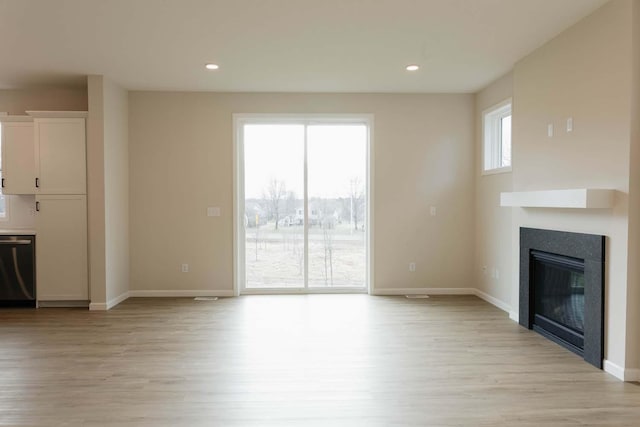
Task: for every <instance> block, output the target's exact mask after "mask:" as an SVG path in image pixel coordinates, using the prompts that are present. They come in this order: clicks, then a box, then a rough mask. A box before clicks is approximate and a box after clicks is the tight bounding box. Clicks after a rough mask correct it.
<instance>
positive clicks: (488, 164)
mask: <svg viewBox="0 0 640 427" xmlns="http://www.w3.org/2000/svg"><path fill="white" fill-rule="evenodd" d="M508 116H511V117H512V120H511V123H512V126H513V113H512V100H511V98H509V99H506V100H504V101H502V102H500V103H498V104H495V105H493V106H491V107H489V108H487V109H486V110H484V111H483V112H482V175H491V174H496V173H505V172H511V168H512V166H513V138H512V139H511V147H512V148H511V152H512V155H511V159H509V160H510V165H509V166H499V165H500V162H501V158H502V128H501V124H502V119H504V118H505V117H508ZM512 134H513V127H512Z"/></svg>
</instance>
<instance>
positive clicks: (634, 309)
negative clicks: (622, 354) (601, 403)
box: [627, 0, 640, 367]
mask: <svg viewBox="0 0 640 427" xmlns="http://www.w3.org/2000/svg"><path fill="white" fill-rule="evenodd" d="M632 7H633V13H632V15H631V16H632V20H633V21H632V27H633V30H632V31H633V39H632V46H631V52H630V54H631V55H632V58H633V68H632V73H631V76H632V79H633V81H632V90H631V97H632V98H631V114H630V116H631V150H630V156H629V168H630V172H631V176H630V180H629V255H628V264H629V272H628V273H629V280H628V283H629V292H628V294H627V323H628V324H630V325H640V0H635V1H634V2H633V6H632ZM634 335H635V337H634ZM627 341H628V342H629V345H628V346H627V359H628V360H629V361H630V363H631V366H635V367H640V327H633V328H628V330H627ZM634 360H635V362H632V361H634Z"/></svg>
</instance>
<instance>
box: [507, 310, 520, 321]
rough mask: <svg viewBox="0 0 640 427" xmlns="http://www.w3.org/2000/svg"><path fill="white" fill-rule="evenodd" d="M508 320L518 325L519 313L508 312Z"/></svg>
mask: <svg viewBox="0 0 640 427" xmlns="http://www.w3.org/2000/svg"><path fill="white" fill-rule="evenodd" d="M509 319H511V320H513V321H514V322H516V323H520V313H518V312H517V311H509Z"/></svg>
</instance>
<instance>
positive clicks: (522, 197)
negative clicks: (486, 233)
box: [500, 188, 615, 209]
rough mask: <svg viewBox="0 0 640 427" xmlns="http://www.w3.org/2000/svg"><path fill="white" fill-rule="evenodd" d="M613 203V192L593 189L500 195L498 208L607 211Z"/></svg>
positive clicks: (518, 192)
mask: <svg viewBox="0 0 640 427" xmlns="http://www.w3.org/2000/svg"><path fill="white" fill-rule="evenodd" d="M614 201H615V190H602V189H593V188H574V189H570V190H544V191H514V192H508V193H500V206H504V207H521V208H571V209H607V208H611V207H613V204H614Z"/></svg>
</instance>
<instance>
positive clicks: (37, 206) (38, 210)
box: [36, 202, 40, 212]
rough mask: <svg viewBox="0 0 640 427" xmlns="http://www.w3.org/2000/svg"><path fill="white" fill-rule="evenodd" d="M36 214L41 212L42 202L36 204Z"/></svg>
mask: <svg viewBox="0 0 640 427" xmlns="http://www.w3.org/2000/svg"><path fill="white" fill-rule="evenodd" d="M36 212H40V202H36Z"/></svg>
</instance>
